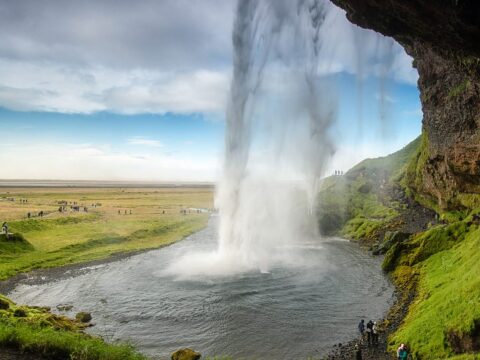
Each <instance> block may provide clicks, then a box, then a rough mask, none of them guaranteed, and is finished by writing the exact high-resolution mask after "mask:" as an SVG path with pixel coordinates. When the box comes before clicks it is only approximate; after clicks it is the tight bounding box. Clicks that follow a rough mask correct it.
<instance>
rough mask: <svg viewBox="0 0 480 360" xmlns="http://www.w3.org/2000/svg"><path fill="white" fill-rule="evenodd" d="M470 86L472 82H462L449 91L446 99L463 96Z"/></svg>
mask: <svg viewBox="0 0 480 360" xmlns="http://www.w3.org/2000/svg"><path fill="white" fill-rule="evenodd" d="M471 86H472V82H471V81H470V80H464V81H463V82H461V83H460V84H458V85H457V86H455V87H453V88H452V89H450V91H449V92H448V97H449V98H453V97H457V96H459V95H461V94H463V93H464V92H465V91H467V89H469V88H470V87H471Z"/></svg>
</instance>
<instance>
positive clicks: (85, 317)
mask: <svg viewBox="0 0 480 360" xmlns="http://www.w3.org/2000/svg"><path fill="white" fill-rule="evenodd" d="M75 319H77V321H80V322H82V323H88V322H90V321H92V315H91V314H90V313H88V312H83V311H82V312H79V313H78V314H77V315H75Z"/></svg>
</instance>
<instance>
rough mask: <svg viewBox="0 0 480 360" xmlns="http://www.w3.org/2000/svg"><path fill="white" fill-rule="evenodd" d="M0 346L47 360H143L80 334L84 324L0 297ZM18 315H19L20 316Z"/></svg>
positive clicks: (130, 351) (127, 348)
mask: <svg viewBox="0 0 480 360" xmlns="http://www.w3.org/2000/svg"><path fill="white" fill-rule="evenodd" d="M0 301H2V302H5V303H8V304H9V307H8V309H4V310H0V347H2V346H4V347H13V348H16V349H19V350H21V351H23V352H26V353H34V354H37V355H42V356H44V357H45V358H48V359H71V360H117V359H118V360H143V359H146V358H145V357H144V356H142V355H140V354H139V353H137V352H136V351H135V350H133V348H132V347H131V346H129V345H111V344H107V343H105V342H104V341H103V340H102V339H101V338H98V337H94V336H90V335H87V334H84V333H83V332H80V330H81V329H83V328H84V325H82V324H80V323H78V322H76V321H74V320H71V319H69V318H66V317H64V316H58V315H54V314H52V313H50V312H49V311H48V309H46V308H38V307H28V306H17V305H16V304H15V303H13V302H12V301H10V300H9V299H7V298H6V297H4V296H2V295H0ZM19 314H20V315H21V316H19Z"/></svg>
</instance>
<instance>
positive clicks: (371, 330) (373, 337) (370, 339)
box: [358, 319, 378, 346]
mask: <svg viewBox="0 0 480 360" xmlns="http://www.w3.org/2000/svg"><path fill="white" fill-rule="evenodd" d="M358 331H359V332H360V335H361V336H362V340H363V339H365V334H366V337H367V344H368V346H370V345H378V325H377V322H376V321H372V320H370V321H369V322H368V323H367V324H366V325H365V320H364V319H362V320H360V323H359V324H358Z"/></svg>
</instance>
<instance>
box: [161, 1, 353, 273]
mask: <svg viewBox="0 0 480 360" xmlns="http://www.w3.org/2000/svg"><path fill="white" fill-rule="evenodd" d="M339 15H340V16H341V18H339ZM339 19H341V20H340V21H343V23H346V20H345V18H344V16H343V14H341V13H339V10H338V8H335V7H334V6H333V5H332V4H331V3H330V2H328V1H327V0H241V1H239V2H238V6H237V13H236V19H235V24H234V29H233V45H234V68H233V79H232V84H231V89H230V98H229V103H228V109H227V116H226V136H225V155H224V156H225V157H224V168H223V176H222V178H221V181H220V184H219V186H218V191H217V194H216V207H217V208H218V209H219V212H220V226H219V243H218V249H217V250H216V251H215V252H213V253H203V254H187V255H186V258H183V259H180V260H179V262H178V263H177V264H175V265H173V267H172V268H171V269H170V271H172V272H174V273H177V274H181V275H182V276H191V275H205V274H207V275H208V274H210V275H229V274H232V273H238V272H245V271H262V272H268V271H270V270H271V269H272V268H274V267H275V266H277V265H279V264H281V265H291V264H296V263H298V262H301V261H302V259H297V258H296V257H295V256H294V254H295V251H294V249H295V245H296V244H298V242H302V241H303V242H304V241H306V240H308V239H312V238H313V237H314V236H315V235H316V228H317V221H316V218H315V198H316V194H317V187H318V182H319V180H320V178H321V176H322V175H323V172H324V170H325V168H326V165H327V164H328V161H329V159H330V158H331V156H332V154H333V152H334V147H333V144H332V141H331V139H330V134H329V129H330V125H331V124H332V122H333V121H334V120H335V118H336V109H337V97H336V95H335V86H334V85H335V84H334V81H332V80H333V78H332V75H331V74H332V73H335V72H336V71H342V70H344V69H342V67H341V66H340V68H338V66H339V65H338V63H335V61H334V53H335V48H336V47H337V46H336V44H335V43H334V40H332V39H335V37H336V35H337V34H335V33H332V32H331V31H332V24H334V23H335V22H338V21H339ZM342 26H344V25H342ZM344 27H345V26H344ZM345 28H346V29H353V26H352V25H351V24H349V25H348V27H345ZM333 30H335V27H334V26H333ZM352 31H357V30H352ZM353 35H355V34H354V33H353ZM357 50H358V49H357ZM359 51H360V50H358V51H357V52H359ZM353 54H356V52H355V51H353ZM357 55H358V54H357ZM336 67H337V68H336ZM359 77H360V79H361V78H362V74H360V76H359ZM185 263H187V264H189V265H188V269H187V268H186V267H185V266H184V264H185Z"/></svg>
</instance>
